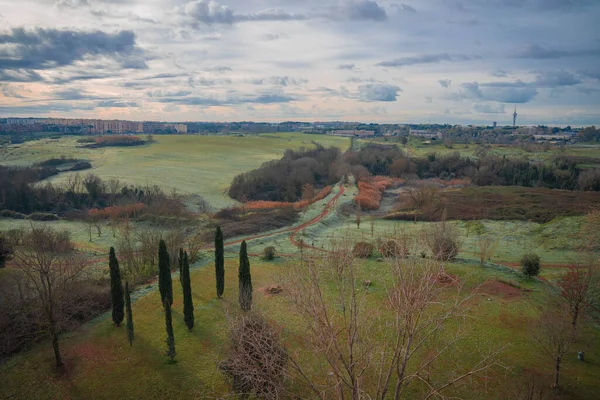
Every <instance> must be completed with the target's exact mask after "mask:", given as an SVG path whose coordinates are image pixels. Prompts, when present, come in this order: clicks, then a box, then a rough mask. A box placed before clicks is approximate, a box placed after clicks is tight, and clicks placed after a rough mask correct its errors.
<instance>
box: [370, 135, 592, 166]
mask: <svg viewBox="0 0 600 400" xmlns="http://www.w3.org/2000/svg"><path fill="white" fill-rule="evenodd" d="M369 142H376V143H383V144H397V145H398V146H399V147H400V148H404V149H405V150H406V152H407V153H408V154H409V155H410V156H417V157H421V156H425V155H427V154H429V153H438V154H441V155H445V154H450V153H455V152H458V153H460V155H461V156H462V157H475V150H476V149H477V148H478V147H479V145H477V144H464V143H453V144H452V148H447V147H446V146H445V145H444V141H443V140H434V141H428V140H424V139H418V138H414V137H412V138H410V140H409V141H408V144H407V146H406V147H404V146H403V145H402V144H401V143H399V142H398V140H397V139H396V138H387V141H385V139H376V140H360V141H359V143H369ZM490 146H491V150H492V152H493V153H495V154H497V155H500V156H504V155H505V156H507V157H527V158H528V159H530V160H531V161H545V160H548V159H550V158H552V157H553V156H557V155H568V156H572V157H576V158H581V159H582V160H583V161H584V162H582V163H581V164H580V165H579V167H581V168H589V167H600V145H599V144H575V145H566V146H564V147H563V149H562V150H561V148H559V147H558V146H556V145H552V146H551V147H550V149H549V150H548V151H544V150H543V149H542V148H541V145H537V147H535V146H534V147H533V149H532V150H531V151H527V150H525V149H523V148H521V147H515V146H512V145H510V146H509V145H500V144H493V145H490ZM538 147H539V148H538Z"/></svg>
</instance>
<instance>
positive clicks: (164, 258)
mask: <svg viewBox="0 0 600 400" xmlns="http://www.w3.org/2000/svg"><path fill="white" fill-rule="evenodd" d="M158 289H159V290H160V300H161V301H162V303H163V304H164V303H165V299H169V305H172V304H173V282H172V281H171V262H170V261H169V252H168V251H167V245H166V244H165V241H164V240H162V239H161V240H160V244H159V245H158Z"/></svg>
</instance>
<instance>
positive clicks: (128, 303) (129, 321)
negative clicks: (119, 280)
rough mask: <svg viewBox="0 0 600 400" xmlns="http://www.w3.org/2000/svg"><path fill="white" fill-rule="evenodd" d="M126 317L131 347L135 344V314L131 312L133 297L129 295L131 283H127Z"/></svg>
mask: <svg viewBox="0 0 600 400" xmlns="http://www.w3.org/2000/svg"><path fill="white" fill-rule="evenodd" d="M125 317H126V320H127V339H128V340H129V345H130V346H131V345H132V344H133V313H132V312H131V296H130V295H129V282H127V281H125Z"/></svg>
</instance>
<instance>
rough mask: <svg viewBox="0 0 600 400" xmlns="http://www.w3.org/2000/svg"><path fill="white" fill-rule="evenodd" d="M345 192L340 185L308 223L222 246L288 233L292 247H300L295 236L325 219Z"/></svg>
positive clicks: (226, 244) (226, 243)
mask: <svg viewBox="0 0 600 400" xmlns="http://www.w3.org/2000/svg"><path fill="white" fill-rule="evenodd" d="M344 192H345V188H344V186H343V185H340V191H339V192H338V193H337V194H336V195H335V196H333V198H332V199H331V200H329V201H328V202H327V204H325V207H323V211H321V213H320V214H319V215H317V216H316V217H314V218H313V219H311V220H310V221H307V222H304V223H302V224H300V225H298V226H295V227H291V228H286V229H283V230H280V231H275V232H270V233H264V234H260V235H253V236H248V237H245V238H242V239H237V240H233V241H230V242H225V243H224V244H223V246H224V247H227V246H231V245H234V244H238V243H242V242H243V241H244V240H254V239H262V238H266V237H270V236H275V235H280V234H282V233H288V232H291V233H292V234H291V235H290V241H291V242H292V244H293V245H295V246H297V247H300V242H298V241H297V240H296V238H295V237H296V234H297V233H298V232H300V231H302V230H304V229H306V228H308V227H309V226H311V225H314V224H316V223H318V222H320V221H321V220H322V219H323V218H325V217H326V216H327V215H328V214H329V213H330V212H331V209H332V208H334V207H335V206H336V205H337V202H338V200H339V199H340V197H341V196H342V195H343V194H344ZM304 247H305V248H313V249H316V250H322V249H318V248H316V247H312V246H307V245H304ZM210 248H213V247H210Z"/></svg>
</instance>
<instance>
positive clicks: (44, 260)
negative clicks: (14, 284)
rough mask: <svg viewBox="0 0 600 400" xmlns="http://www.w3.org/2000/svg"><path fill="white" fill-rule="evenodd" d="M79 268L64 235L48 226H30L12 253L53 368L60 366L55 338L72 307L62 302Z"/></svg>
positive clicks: (76, 254) (60, 359)
mask: <svg viewBox="0 0 600 400" xmlns="http://www.w3.org/2000/svg"><path fill="white" fill-rule="evenodd" d="M83 266H84V263H83V260H82V258H81V257H79V255H78V253H77V252H76V251H75V248H74V247H73V244H72V242H71V240H70V238H69V234H68V232H66V231H62V232H59V231H54V230H52V229H50V228H48V227H36V226H32V228H31V231H30V232H29V233H28V234H27V235H26V237H25V238H24V242H23V245H22V246H20V247H19V248H18V249H17V252H16V253H15V267H16V268H17V269H18V270H19V271H20V272H21V273H22V274H23V276H24V277H25V280H24V282H23V283H24V289H25V290H24V291H23V293H24V294H25V295H26V296H32V299H33V300H34V301H33V304H34V307H35V308H36V310H35V311H37V312H38V313H37V314H38V315H40V316H41V321H40V324H41V326H42V327H43V328H44V329H45V330H46V332H47V334H48V335H49V336H50V339H51V341H52V348H53V350H54V357H55V359H56V367H57V368H60V367H62V366H63V361H62V357H61V354H60V349H59V342H58V335H59V333H60V331H61V329H62V328H63V327H64V324H65V323H66V321H67V319H68V318H67V316H68V314H69V311H70V310H69V308H70V307H73V306H76V305H73V304H69V302H66V301H64V300H65V299H66V297H67V295H68V294H69V290H70V288H69V286H70V285H71V284H73V282H74V281H75V280H76V279H77V277H78V276H79V274H80V272H81V271H82V269H83Z"/></svg>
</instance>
